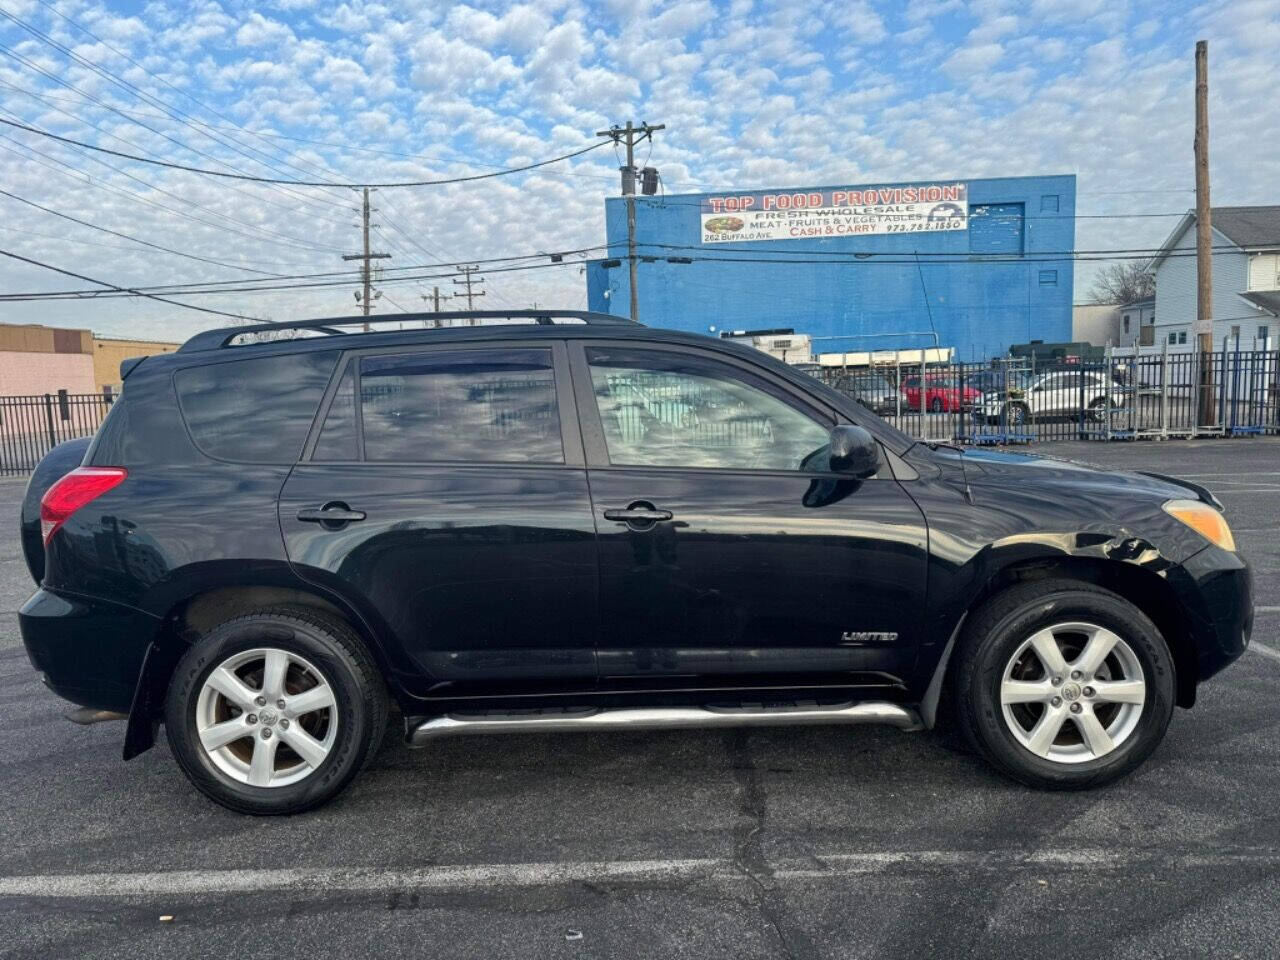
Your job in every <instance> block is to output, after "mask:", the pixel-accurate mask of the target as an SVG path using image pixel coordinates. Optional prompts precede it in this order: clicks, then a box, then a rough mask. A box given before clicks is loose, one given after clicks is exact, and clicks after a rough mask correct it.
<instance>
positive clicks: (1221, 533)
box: [1164, 500, 1236, 553]
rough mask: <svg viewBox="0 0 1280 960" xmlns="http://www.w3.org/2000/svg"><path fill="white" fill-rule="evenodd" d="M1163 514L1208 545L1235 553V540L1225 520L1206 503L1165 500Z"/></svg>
mask: <svg viewBox="0 0 1280 960" xmlns="http://www.w3.org/2000/svg"><path fill="white" fill-rule="evenodd" d="M1164 512H1165V513H1167V514H1169V516H1171V517H1173V518H1174V519H1175V520H1181V521H1182V522H1183V523H1185V524H1186V525H1187V526H1188V527H1190V528H1191V529H1192V530H1194V531H1195V532H1196V533H1198V534H1200V536H1202V537H1204V538H1205V539H1206V540H1208V541H1209V542H1210V543H1212V544H1214V545H1216V546H1219V547H1221V548H1222V549H1223V550H1229V551H1230V552H1231V553H1235V551H1236V538H1235V537H1233V536H1232V535H1231V528H1230V527H1229V526H1227V518H1226V517H1224V516H1223V515H1222V514H1221V513H1219V512H1218V511H1217V510H1215V509H1214V508H1213V507H1211V506H1209V505H1208V504H1207V503H1201V502H1200V501H1199V500H1167V501H1165V503H1164Z"/></svg>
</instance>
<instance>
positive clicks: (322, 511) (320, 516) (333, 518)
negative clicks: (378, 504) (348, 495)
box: [298, 500, 365, 530]
mask: <svg viewBox="0 0 1280 960" xmlns="http://www.w3.org/2000/svg"><path fill="white" fill-rule="evenodd" d="M364 518H365V512H364V511H363V510H352V509H351V508H350V507H348V506H347V505H346V504H345V503H341V502H340V501H337V500H334V501H331V502H329V503H326V504H325V505H324V506H323V507H303V508H302V509H301V510H299V511H298V519H299V520H301V521H303V522H304V523H319V524H321V525H323V526H324V527H327V528H328V529H330V530H338V529H341V528H342V527H345V526H346V525H347V524H348V523H353V522H354V521H356V520H363V519H364Z"/></svg>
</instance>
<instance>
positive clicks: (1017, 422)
mask: <svg viewBox="0 0 1280 960" xmlns="http://www.w3.org/2000/svg"><path fill="white" fill-rule="evenodd" d="M1030 413H1031V411H1030V410H1028V409H1027V405H1026V404H1025V403H1007V404H1005V408H1004V422H1005V423H1006V424H1007V425H1009V426H1014V427H1021V426H1023V425H1024V424H1025V423H1026V422H1027V420H1028V419H1029V418H1030Z"/></svg>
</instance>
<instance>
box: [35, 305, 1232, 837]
mask: <svg viewBox="0 0 1280 960" xmlns="http://www.w3.org/2000/svg"><path fill="white" fill-rule="evenodd" d="M382 319H383V320H384V321H385V320H386V319H390V320H391V321H392V322H393V323H397V324H401V325H406V326H407V325H413V326H418V321H425V322H424V323H423V324H422V326H420V327H419V328H418V329H408V330H406V329H401V330H389V331H382V332H362V331H361V329H360V327H361V325H362V324H363V323H364V322H365V320H366V318H363V317H360V318H355V320H354V321H353V320H352V318H341V319H337V320H329V321H316V322H308V323H302V324H271V325H263V326H258V327H250V328H245V327H238V328H230V329H222V330H212V331H208V332H205V333H201V334H198V335H197V336H195V337H194V338H192V339H191V340H189V341H188V342H187V343H186V344H184V345H183V347H182V348H181V349H180V350H178V351H177V352H176V353H172V354H167V355H163V356H155V357H148V358H146V359H144V360H142V361H128V362H126V363H125V364H124V367H123V370H122V375H123V378H124V390H123V393H122V395H121V396H120V398H119V400H118V401H117V402H116V403H115V405H114V407H113V409H112V410H111V412H110V414H109V415H108V417H107V418H106V420H105V422H104V423H103V424H102V426H101V428H100V429H99V430H98V432H97V435H96V436H95V437H94V438H93V439H92V442H88V441H81V442H79V443H74V442H73V443H72V444H71V445H70V446H64V447H61V448H57V449H55V451H54V452H53V453H52V454H51V455H50V456H49V457H48V458H47V459H46V460H45V462H44V463H42V464H41V465H40V467H39V469H38V470H37V471H36V472H35V474H34V475H33V477H32V481H31V485H30V489H29V491H28V496H27V502H26V504H25V506H24V516H23V539H24V544H25V545H26V552H27V557H28V562H29V564H30V566H31V569H32V572H33V574H34V575H35V577H36V580H37V581H38V583H39V589H38V590H37V591H36V593H35V594H34V595H33V596H32V597H31V598H30V599H29V600H28V601H27V603H26V604H25V605H24V606H23V608H22V611H21V615H20V620H21V628H22V634H23V637H24V640H25V643H26V646H27V650H28V652H29V654H30V657H31V661H32V663H33V664H34V666H35V668H36V669H37V670H38V671H39V672H40V673H41V674H42V676H43V679H44V682H45V683H46V684H47V685H48V686H49V688H50V689H51V690H52V691H53V692H54V693H56V694H58V695H60V696H62V697H64V698H66V699H67V700H70V701H72V702H73V703H76V704H80V705H83V706H84V707H87V708H91V709H92V710H94V711H109V712H114V713H118V714H127V717H128V723H127V727H126V730H125V736H124V756H125V758H126V759H128V758H130V757H132V756H135V755H136V754H138V753H139V752H141V751H143V750H145V749H147V748H148V747H150V746H151V745H152V743H153V742H154V740H155V737H156V735H157V732H158V730H159V728H160V726H161V725H163V727H164V730H165V733H166V736H167V739H168V743H169V746H170V748H171V750H172V753H173V756H174V758H175V759H176V760H177V762H178V764H179V766H180V767H181V768H182V770H183V771H184V772H185V773H186V775H187V776H188V777H189V778H190V779H191V781H192V782H193V783H194V784H195V786H196V787H198V788H199V789H200V790H202V791H203V792H204V793H206V794H207V795H208V796H209V797H211V798H212V799H214V800H215V801H217V802H219V803H222V804H224V805H226V806H228V807H231V808H232V809H235V810H239V811H244V812H248V813H260V814H266V813H290V812H296V811H300V810H304V809H307V808H310V807H314V806H315V805H317V804H319V803H322V802H324V801H325V800H327V799H329V798H331V797H333V796H334V795H335V794H337V793H338V792H339V791H340V790H342V789H343V788H344V787H345V786H346V785H347V784H348V783H350V782H351V780H352V778H353V777H355V776H356V774H357V772H358V771H359V770H360V769H361V767H362V766H363V765H364V764H365V762H366V761H368V760H369V758H370V757H371V756H372V755H373V754H374V752H375V750H376V748H377V746H378V743H379V741H380V739H381V738H382V735H383V732H384V730H385V729H386V727H387V726H388V725H389V724H388V719H387V718H388V711H389V707H390V706H392V705H394V706H395V707H396V708H398V710H397V712H398V715H399V717H400V719H401V720H402V722H403V732H404V737H405V738H406V740H407V741H408V743H410V744H412V745H415V746H418V745H426V744H430V743H431V742H432V741H433V740H435V739H436V738H439V737H447V736H461V735H469V734H483V733H491V734H511V735H515V734H519V733H525V732H529V733H534V732H561V731H574V730H586V731H590V730H616V729H633V728H659V729H670V728H676V727H708V728H710V727H728V726H763V725H787V724H856V723H866V722H874V723H885V724H890V725H893V726H896V727H898V728H900V729H902V730H916V729H921V728H929V727H932V726H933V725H934V723H935V721H936V720H937V718H938V717H939V716H940V714H941V715H942V716H944V717H946V718H947V719H948V721H949V722H951V723H954V724H955V725H957V726H958V727H959V728H960V729H961V730H962V731H963V733H964V735H965V736H966V737H967V738H968V740H969V742H970V743H971V744H972V746H973V747H974V748H975V749H976V750H977V751H978V752H979V753H980V754H981V755H982V756H984V757H985V758H986V759H987V760H989V761H990V762H991V764H992V765H993V766H994V767H995V768H997V769H998V770H999V771H1001V772H1002V773H1004V774H1006V775H1008V776H1010V777H1013V778H1016V779H1017V780H1019V781H1021V782H1023V783H1025V784H1029V785H1032V786H1037V787H1052V788H1068V789H1073V788H1083V787H1088V786H1092V785H1095V784H1100V783H1104V782H1106V781H1109V780H1112V779H1114V778H1116V777H1118V776H1120V775H1122V774H1124V773H1126V772H1127V771H1130V770H1132V769H1133V768H1134V767H1136V766H1137V765H1138V764H1139V763H1141V762H1142V761H1143V759H1144V758H1146V757H1147V756H1148V755H1149V754H1150V753H1151V752H1152V751H1153V750H1154V749H1155V748H1156V746H1157V744H1158V743H1159V742H1160V740H1161V738H1162V737H1163V736H1164V733H1165V729H1166V727H1167V726H1168V724H1169V721H1170V716H1171V715H1172V712H1173V708H1174V706H1175V704H1176V705H1180V706H1183V707H1190V706H1191V705H1192V704H1193V703H1194V701H1195V698H1196V690H1197V686H1198V684H1200V683H1201V682H1202V681H1204V680H1206V679H1207V678H1209V677H1211V676H1212V675H1214V674H1215V673H1217V672H1218V671H1219V670H1221V669H1222V668H1223V667H1224V666H1226V665H1227V664H1229V663H1230V662H1231V661H1232V660H1234V659H1235V658H1237V657H1239V656H1240V654H1241V653H1242V652H1243V650H1244V649H1245V647H1246V645H1247V643H1248V640H1249V631H1250V626H1251V621H1252V607H1251V603H1250V579H1249V568H1248V566H1247V564H1246V563H1245V561H1244V560H1243V559H1242V558H1241V557H1240V555H1239V554H1238V553H1237V552H1236V547H1235V544H1234V542H1233V540H1232V536H1231V531H1230V529H1229V528H1228V526H1227V521H1226V520H1225V519H1224V517H1223V511H1222V505H1221V504H1220V503H1219V502H1218V501H1217V500H1216V499H1215V498H1214V497H1213V495H1212V494H1211V493H1210V492H1209V491H1207V490H1205V489H1203V488H1202V487H1200V486H1197V485H1195V484H1193V483H1188V482H1186V481H1182V480H1175V479H1172V478H1170V477H1163V476H1156V475H1149V474H1139V473H1112V472H1103V471H1100V470H1095V469H1090V468H1088V467H1085V466H1081V465H1078V464H1074V463H1069V462H1064V461H1059V460H1052V459H1048V458H1044V457H1034V456H1024V455H1015V454H1008V453H999V452H990V451H976V450H971V451H965V452H961V451H960V450H958V449H956V448H952V447H948V446H945V445H935V444H927V443H921V442H917V441H914V440H912V439H911V438H909V437H907V436H906V435H904V434H902V433H900V432H898V431H897V430H895V429H894V428H892V427H891V426H889V425H887V424H886V423H884V422H883V421H882V420H880V419H878V418H877V417H876V416H874V415H873V414H872V413H870V412H869V411H867V410H866V409H864V408H863V407H862V406H860V405H859V404H858V403H857V402H856V401H855V400H853V399H850V398H849V397H846V396H844V395H842V394H840V393H838V392H836V391H834V390H831V389H828V388H826V387H824V386H823V385H822V384H820V383H819V382H817V381H816V380H813V379H811V378H809V377H808V376H805V375H804V374H802V373H799V372H797V371H795V370H793V369H791V368H790V367H788V366H786V365H785V364H783V363H780V362H777V361H775V360H772V359H771V358H769V357H768V356H766V355H765V354H763V353H760V352H757V351H754V350H751V349H748V348H745V347H741V346H737V345H734V344H732V343H729V342H726V341H723V340H712V339H708V338H706V337H701V336H695V335H690V334H685V333H677V332H673V331H666V330H656V329H648V328H645V327H641V326H639V325H636V324H632V323H630V322H627V321H622V320H619V319H618V318H615V317H609V316H605V315H598V314H590V313H582V312H574V311H562V312H556V313H547V312H546V311H514V312H472V313H466V314H435V315H406V316H397V317H391V318H382ZM427 324H430V327H429V328H428V327H427ZM454 324H457V325H454ZM349 330H350V331H352V332H344V331H349ZM264 335H265V336H264ZM86 444H87V446H86Z"/></svg>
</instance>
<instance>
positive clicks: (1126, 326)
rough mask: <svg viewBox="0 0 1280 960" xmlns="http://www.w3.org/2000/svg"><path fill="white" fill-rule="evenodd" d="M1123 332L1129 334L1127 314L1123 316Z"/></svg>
mask: <svg viewBox="0 0 1280 960" xmlns="http://www.w3.org/2000/svg"><path fill="white" fill-rule="evenodd" d="M1124 332H1125V333H1128V332H1129V315H1128V314H1127V313H1126V314H1125V315H1124Z"/></svg>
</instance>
